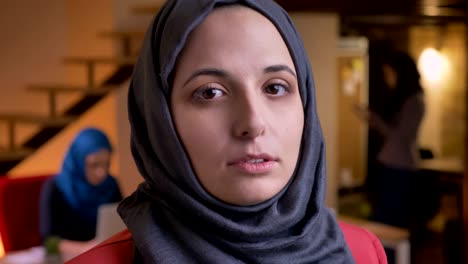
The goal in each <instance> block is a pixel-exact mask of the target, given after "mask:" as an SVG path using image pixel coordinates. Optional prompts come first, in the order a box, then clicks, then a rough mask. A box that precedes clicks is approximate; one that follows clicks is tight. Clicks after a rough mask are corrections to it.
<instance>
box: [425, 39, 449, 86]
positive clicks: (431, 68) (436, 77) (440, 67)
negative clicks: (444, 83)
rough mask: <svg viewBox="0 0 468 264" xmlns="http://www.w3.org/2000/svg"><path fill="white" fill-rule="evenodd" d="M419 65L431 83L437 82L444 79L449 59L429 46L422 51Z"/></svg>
mask: <svg viewBox="0 0 468 264" xmlns="http://www.w3.org/2000/svg"><path fill="white" fill-rule="evenodd" d="M418 66H419V70H420V71H421V73H422V77H423V78H424V79H425V80H427V81H429V82H430V83H433V84H435V83H439V82H440V81H441V80H442V76H443V75H444V72H445V71H446V70H447V67H448V61H447V59H446V58H445V57H444V56H443V55H442V54H440V52H438V51H437V50H435V49H433V48H427V49H425V50H424V51H423V52H422V53H421V56H420V57H419V62H418Z"/></svg>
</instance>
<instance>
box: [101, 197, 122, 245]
mask: <svg viewBox="0 0 468 264" xmlns="http://www.w3.org/2000/svg"><path fill="white" fill-rule="evenodd" d="M118 205H119V203H111V204H103V205H101V206H100V207H99V208H98V214H97V223H96V237H95V240H96V242H98V243H101V242H102V241H104V240H106V239H108V238H109V237H111V236H113V235H115V234H116V233H118V232H120V231H122V230H124V229H125V228H127V227H126V226H125V224H124V222H123V221H122V219H121V218H120V216H119V214H118V213H117V206H118Z"/></svg>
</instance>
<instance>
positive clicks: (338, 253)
mask: <svg viewBox="0 0 468 264" xmlns="http://www.w3.org/2000/svg"><path fill="white" fill-rule="evenodd" d="M226 4H241V5H245V6H247V7H249V8H252V9H254V10H256V11H257V12H259V13H261V14H262V15H264V16H265V17H266V18H268V19H269V20H270V21H271V22H272V23H273V24H274V25H275V26H276V28H277V29H278V31H279V32H280V34H281V35H282V37H283V39H284V40H285V42H286V44H287V46H288V48H289V51H290V53H291V57H292V59H293V61H294V63H295V67H296V71H297V76H298V83H299V87H300V93H301V98H302V102H303V106H304V115H305V117H304V118H305V122H304V131H303V138H302V148H301V152H300V156H299V160H298V163H297V168H296V170H295V173H294V175H293V177H292V179H291V180H290V182H289V183H288V185H287V186H286V188H284V189H283V190H282V191H281V192H280V193H278V194H277V195H276V196H275V197H273V198H271V199H270V200H268V201H265V202H263V203H261V204H257V205H254V206H234V205H229V204H226V203H223V202H222V201H220V200H218V199H216V198H215V197H213V196H211V195H210V194H209V193H207V192H206V191H205V190H204V189H203V187H202V186H201V185H200V183H199V182H198V181H197V177H196V175H195V174H194V171H193V169H192V166H191V163H190V160H189V157H188V155H187V153H186V152H185V150H184V148H183V146H182V144H181V142H180V140H179V138H178V136H177V133H176V131H175V127H174V123H173V121H172V117H171V112H170V107H169V106H170V95H171V85H170V79H171V73H172V71H173V70H174V65H175V63H176V59H177V56H178V55H179V53H180V51H181V50H182V48H183V47H184V45H185V42H186V40H187V37H188V35H189V34H190V32H191V31H192V30H193V29H194V28H195V27H197V25H199V24H200V23H201V22H202V21H203V20H204V19H205V18H206V17H207V16H208V14H209V13H210V12H211V11H213V9H214V8H216V7H217V6H219V5H226ZM128 111H129V118H130V124H131V147H132V154H133V157H134V159H135V162H136V165H137V167H138V169H139V171H140V173H141V175H143V177H144V179H145V182H144V183H142V184H141V185H140V186H139V187H138V189H137V190H136V191H135V192H134V193H133V194H132V195H131V196H130V197H128V198H127V199H125V200H124V201H123V202H122V203H121V205H120V206H119V213H120V215H121V216H122V218H123V220H124V222H125V223H126V225H127V226H128V228H129V230H130V232H131V233H132V236H133V240H134V245H135V261H134V262H135V263H223V264H229V263H354V260H353V258H352V256H351V254H350V252H349V249H348V247H347V246H346V244H345V242H344V238H343V234H342V232H341V230H340V229H339V226H338V224H337V223H336V220H335V219H334V218H333V217H332V215H331V214H330V212H329V211H328V209H326V208H325V206H324V203H323V200H324V195H325V189H326V188H325V179H326V172H325V146H324V141H323V136H322V132H321V128H320V124H319V119H318V116H317V111H316V103H315V92H314V83H313V76H312V72H311V68H310V65H309V62H308V60H307V55H306V52H305V50H304V47H303V44H302V41H301V39H300V37H299V34H298V32H297V31H296V29H295V27H294V25H293V23H292V22H291V20H290V18H289V17H288V15H287V14H286V12H285V11H284V10H283V9H281V8H280V7H279V6H278V5H277V4H275V3H274V2H273V1H270V0H243V1H240V0H173V1H171V0H169V1H167V2H166V4H165V5H164V7H163V8H162V10H161V11H160V12H159V14H158V15H157V16H156V18H155V20H154V22H153V23H152V25H151V26H150V27H149V29H148V32H147V33H146V37H145V40H144V44H143V48H142V50H141V54H140V57H139V59H138V62H137V65H136V68H135V71H134V74H133V78H132V82H131V85H130V90H129V99H128Z"/></svg>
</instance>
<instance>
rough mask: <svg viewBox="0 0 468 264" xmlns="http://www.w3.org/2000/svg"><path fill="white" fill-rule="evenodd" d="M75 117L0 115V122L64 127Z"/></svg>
mask: <svg viewBox="0 0 468 264" xmlns="http://www.w3.org/2000/svg"><path fill="white" fill-rule="evenodd" d="M75 119H76V118H75V117H53V118H52V117H48V116H39V115H29V114H0V121H2V120H3V121H7V122H21V123H31V124H39V125H43V126H50V127H56V126H58V127H59V126H66V125H68V124H70V123H71V122H73V121H74V120H75Z"/></svg>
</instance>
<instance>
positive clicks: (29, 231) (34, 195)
mask: <svg viewBox="0 0 468 264" xmlns="http://www.w3.org/2000/svg"><path fill="white" fill-rule="evenodd" d="M49 177H50V175H46V176H35V177H21V178H13V179H12V178H8V177H7V176H3V177H0V235H1V237H2V241H3V246H4V249H5V252H10V251H16V250H21V249H26V248H30V247H34V246H39V245H40V244H41V237H40V234H39V197H40V192H41V188H42V184H43V182H44V181H45V180H46V179H48V178H49Z"/></svg>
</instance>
